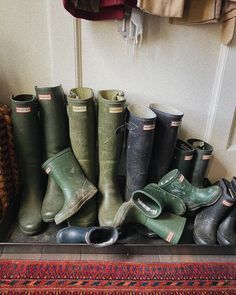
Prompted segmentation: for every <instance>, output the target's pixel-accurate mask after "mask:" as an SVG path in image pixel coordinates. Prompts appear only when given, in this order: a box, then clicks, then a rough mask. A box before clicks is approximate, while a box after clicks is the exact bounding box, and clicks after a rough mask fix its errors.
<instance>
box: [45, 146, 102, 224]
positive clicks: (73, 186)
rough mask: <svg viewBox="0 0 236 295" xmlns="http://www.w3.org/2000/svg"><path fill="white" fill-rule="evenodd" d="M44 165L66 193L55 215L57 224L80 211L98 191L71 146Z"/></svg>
mask: <svg viewBox="0 0 236 295" xmlns="http://www.w3.org/2000/svg"><path fill="white" fill-rule="evenodd" d="M42 167H43V168H44V170H45V171H46V173H47V174H49V175H50V176H51V177H53V179H54V180H55V182H56V183H57V185H58V186H59V187H60V188H61V190H62V192H63V194H64V204H63V207H62V209H61V210H60V211H59V212H58V213H57V214H56V216H55V222H56V224H59V223H61V222H63V221H64V220H66V219H68V218H69V217H71V216H72V215H73V214H75V213H76V212H77V211H79V209H80V208H81V207H82V206H83V205H84V204H85V203H86V202H87V201H88V200H90V199H91V198H92V197H93V196H94V195H95V194H96V192H97V189H96V187H95V186H94V185H93V184H92V183H91V182H90V181H89V180H88V179H87V178H86V177H85V175H84V173H83V171H82V169H81V167H80V165H79V163H78V162H77V160H76V158H75V156H74V154H73V152H72V150H71V149H70V148H67V149H65V150H63V151H61V152H60V153H58V154H56V155H55V156H53V157H52V158H49V159H48V160H47V161H46V162H45V163H44V164H43V166H42Z"/></svg>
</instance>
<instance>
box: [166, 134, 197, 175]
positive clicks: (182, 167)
mask: <svg viewBox="0 0 236 295" xmlns="http://www.w3.org/2000/svg"><path fill="white" fill-rule="evenodd" d="M194 151H195V149H194V147H193V146H192V145H191V144H189V143H187V142H185V141H183V140H181V139H178V140H177V143H176V147H175V151H174V156H173V159H172V163H171V168H170V170H173V169H178V170H179V171H180V172H181V173H182V174H183V175H184V176H185V178H187V179H188V175H189V170H190V167H191V162H192V159H193V154H194Z"/></svg>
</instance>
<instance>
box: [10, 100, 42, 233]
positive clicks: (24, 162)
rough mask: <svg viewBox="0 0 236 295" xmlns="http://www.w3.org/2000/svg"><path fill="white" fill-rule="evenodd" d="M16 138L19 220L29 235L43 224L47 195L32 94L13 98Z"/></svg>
mask: <svg viewBox="0 0 236 295" xmlns="http://www.w3.org/2000/svg"><path fill="white" fill-rule="evenodd" d="M11 109H12V123H13V130H14V137H15V138H14V139H15V142H16V149H17V155H18V160H19V164H20V172H21V184H22V196H21V203H20V210H19V214H18V224H19V227H20V229H21V231H22V232H23V233H24V234H26V235H35V234H37V233H39V232H40V231H41V230H42V228H43V220H42V216H41V207H42V202H43V197H44V179H43V171H42V168H41V165H42V161H43V160H42V158H43V155H42V146H41V134H40V126H39V117H38V111H39V109H38V103H37V100H36V97H35V96H33V95H28V94H24V95H17V96H13V97H12V99H11Z"/></svg>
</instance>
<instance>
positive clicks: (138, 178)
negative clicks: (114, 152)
mask: <svg viewBox="0 0 236 295" xmlns="http://www.w3.org/2000/svg"><path fill="white" fill-rule="evenodd" d="M127 109H128V112H127V120H126V122H127V137H126V191H125V200H126V201H128V200H130V198H131V197H132V193H133V192H134V191H136V190H138V189H142V188H143V187H144V186H145V185H146V182H147V173H148V168H149V163H150V159H151V155H152V146H153V139H154V132H155V121H156V115H155V113H154V112H153V111H151V110H150V109H149V108H147V107H145V106H142V105H137V104H133V105H129V106H128V108H127Z"/></svg>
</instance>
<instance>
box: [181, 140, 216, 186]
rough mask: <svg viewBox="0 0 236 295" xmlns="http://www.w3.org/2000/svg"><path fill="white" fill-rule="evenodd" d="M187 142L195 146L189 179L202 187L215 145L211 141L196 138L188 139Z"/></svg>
mask: <svg viewBox="0 0 236 295" xmlns="http://www.w3.org/2000/svg"><path fill="white" fill-rule="evenodd" d="M187 142H188V143H189V144H191V145H192V146H193V147H194V148H195V152H194V156H193V160H192V163H191V168H190V172H189V177H188V180H189V182H190V183H191V184H192V185H194V186H197V187H200V188H201V187H203V181H204V177H205V174H206V171H207V167H208V164H209V160H210V159H211V157H212V152H213V147H212V146H211V145H210V144H209V143H207V142H205V141H202V140H200V139H195V138H192V139H188V140H187Z"/></svg>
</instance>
